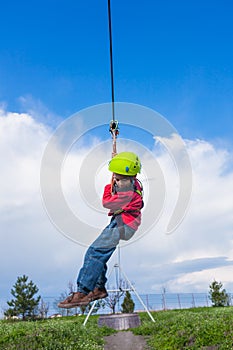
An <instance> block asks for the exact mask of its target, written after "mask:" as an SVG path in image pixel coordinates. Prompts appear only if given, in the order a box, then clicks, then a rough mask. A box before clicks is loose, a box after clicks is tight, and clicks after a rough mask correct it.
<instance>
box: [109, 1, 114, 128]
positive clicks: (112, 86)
mask: <svg viewBox="0 0 233 350" xmlns="http://www.w3.org/2000/svg"><path fill="white" fill-rule="evenodd" d="M110 2H111V0H108V26H109V48H110V73H111V88H112V120H113V121H115V108H114V102H115V99H114V76H113V58H112V21H111V3H110Z"/></svg>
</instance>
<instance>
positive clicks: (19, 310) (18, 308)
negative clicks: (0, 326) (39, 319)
mask: <svg viewBox="0 0 233 350" xmlns="http://www.w3.org/2000/svg"><path fill="white" fill-rule="evenodd" d="M38 291H39V289H38V287H37V286H36V285H35V284H34V283H33V282H32V281H29V282H28V277H27V276H25V275H23V276H22V277H18V278H17V281H16V283H15V284H14V286H13V288H12V289H11V294H12V295H13V297H14V299H12V300H10V301H7V304H8V305H9V306H10V308H9V309H8V310H6V312H5V315H6V316H9V315H14V316H22V319H23V320H25V319H26V318H33V317H34V316H35V314H36V310H37V307H38V304H39V301H40V298H41V297H40V296H38V297H36V298H34V296H35V294H37V292H38Z"/></svg>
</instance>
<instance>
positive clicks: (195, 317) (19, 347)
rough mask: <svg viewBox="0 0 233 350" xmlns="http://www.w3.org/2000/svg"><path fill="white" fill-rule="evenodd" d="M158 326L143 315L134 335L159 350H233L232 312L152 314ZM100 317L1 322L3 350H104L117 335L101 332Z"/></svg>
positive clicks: (199, 310)
mask: <svg viewBox="0 0 233 350" xmlns="http://www.w3.org/2000/svg"><path fill="white" fill-rule="evenodd" d="M152 314H153V317H154V318H155V323H153V322H152V321H151V320H150V318H149V316H148V315H147V314H146V313H140V317H141V321H142V324H141V326H140V327H138V328H134V329H133V330H132V331H133V332H134V334H135V335H136V334H137V335H143V336H145V337H146V338H147V340H148V344H149V346H150V348H151V349H157V350H163V349H164V350H179V349H193V350H200V349H203V350H217V349H219V350H225V349H233V308H232V307H226V308H196V309H187V310H171V311H159V312H153V313H152ZM97 320H98V316H91V317H90V319H89V320H88V323H87V325H86V327H83V325H82V324H83V321H84V317H74V316H73V317H63V318H59V319H52V320H51V319H50V320H44V321H34V322H33V321H31V322H29V321H28V322H22V321H20V322H18V321H15V322H9V321H0V349H1V350H29V349H30V350H40V349H46V350H76V349H79V350H103V348H104V347H103V344H104V341H103V337H104V336H105V335H109V334H111V333H113V332H114V330H111V329H109V328H106V327H103V328H99V327H98V325H97Z"/></svg>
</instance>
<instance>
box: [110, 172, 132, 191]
mask: <svg viewBox="0 0 233 350" xmlns="http://www.w3.org/2000/svg"><path fill="white" fill-rule="evenodd" d="M113 179H114V182H115V183H116V184H117V186H118V187H119V188H123V187H130V185H131V177H130V176H124V175H120V174H115V173H113Z"/></svg>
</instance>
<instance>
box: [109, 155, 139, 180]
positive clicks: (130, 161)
mask: <svg viewBox="0 0 233 350" xmlns="http://www.w3.org/2000/svg"><path fill="white" fill-rule="evenodd" d="M108 169H109V170H110V171H111V172H113V173H116V174H121V175H127V176H135V175H137V173H140V171H141V162H140V160H139V158H138V156H137V155H136V154H135V153H133V152H121V153H119V154H117V155H116V156H115V157H114V158H112V160H111V161H110V162H109V166H108Z"/></svg>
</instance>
